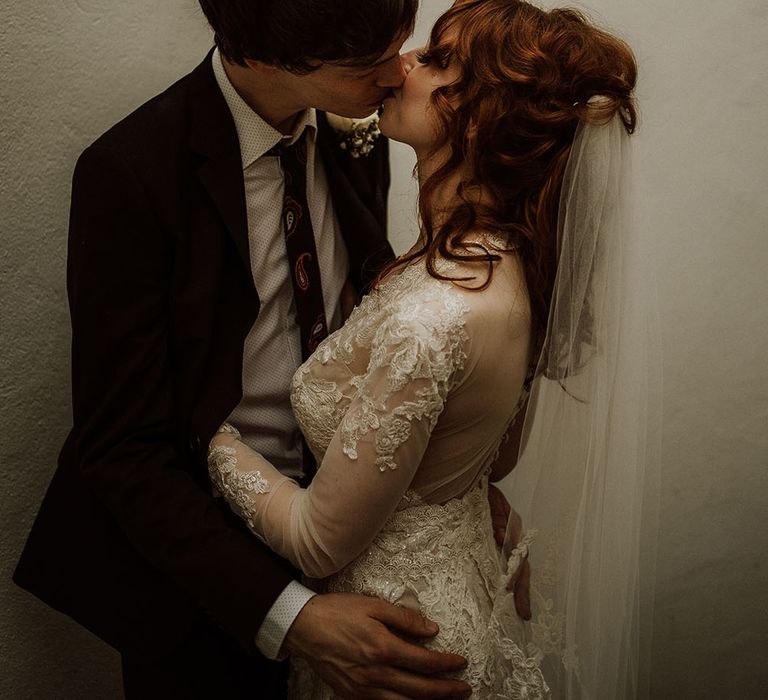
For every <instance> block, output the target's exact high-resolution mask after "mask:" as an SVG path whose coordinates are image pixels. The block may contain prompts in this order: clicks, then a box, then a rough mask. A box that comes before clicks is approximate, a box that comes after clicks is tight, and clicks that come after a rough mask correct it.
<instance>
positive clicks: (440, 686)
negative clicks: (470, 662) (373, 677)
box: [365, 667, 472, 700]
mask: <svg viewBox="0 0 768 700" xmlns="http://www.w3.org/2000/svg"><path fill="white" fill-rule="evenodd" d="M376 687H377V688H380V689H379V690H377V691H374V693H373V694H369V695H366V696H365V697H366V700H368V698H371V699H373V698H376V700H401V699H403V698H408V699H413V700H444V699H447V698H468V697H470V694H471V692H472V689H471V688H470V687H469V686H468V685H467V684H466V683H461V682H459V681H454V680H447V679H440V678H424V677H421V676H417V675H415V674H413V673H408V672H407V671H403V670H401V669H398V668H392V667H390V668H386V667H384V668H382V669H381V678H380V679H378V683H377V686H376Z"/></svg>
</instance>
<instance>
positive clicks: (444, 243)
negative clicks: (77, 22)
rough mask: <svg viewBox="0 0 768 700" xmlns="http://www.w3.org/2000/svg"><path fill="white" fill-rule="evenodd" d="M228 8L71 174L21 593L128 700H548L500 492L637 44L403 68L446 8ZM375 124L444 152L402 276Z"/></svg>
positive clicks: (510, 30)
mask: <svg viewBox="0 0 768 700" xmlns="http://www.w3.org/2000/svg"><path fill="white" fill-rule="evenodd" d="M200 4H201V6H202V8H203V11H204V13H205V15H206V17H207V18H208V21H209V23H210V24H211V26H212V27H213V30H214V32H215V38H216V48H215V49H214V50H213V51H212V52H211V53H210V54H209V55H208V56H207V57H206V58H205V60H204V61H203V62H202V63H201V64H200V66H198V67H197V68H196V69H195V70H194V71H193V72H192V73H190V74H189V75H187V76H185V77H184V78H182V79H181V80H179V81H178V82H177V83H176V84H174V85H173V86H171V87H170V88H169V89H168V90H166V91H165V92H163V93H162V94H161V95H158V96H157V97H155V98H154V99H152V100H150V101H149V102H148V103H146V104H145V105H143V106H142V107H140V108H139V109H138V110H137V111H136V112H134V113H133V114H131V115H130V116H128V117H127V118H126V119H124V120H123V121H121V122H120V123H119V124H117V125H116V126H114V127H113V128H112V129H110V130H109V131H108V132H107V133H106V134H104V135H103V136H101V137H100V138H99V139H98V140H97V141H96V142H95V143H94V144H92V145H91V146H90V147H89V148H87V149H86V150H85V151H84V153H83V154H82V155H81V157H80V159H79V160H78V163H77V166H76V169H75V174H74V180H73V189H72V206H71V215H70V231H69V259H68V294H69V302H70V308H71V316H72V328H73V341H72V343H73V344H72V385H73V418H74V422H73V428H72V431H71V432H70V434H69V437H68V438H67V441H66V443H65V445H64V447H63V449H62V452H61V457H60V461H59V467H58V470H57V471H56V474H55V476H54V478H53V481H52V483H51V486H50V488H49V490H48V493H47V495H46V497H45V500H44V502H43V505H42V506H41V509H40V512H39V514H38V517H37V520H36V521H35V524H34V526H33V529H32V531H31V533H30V536H29V540H28V543H27V546H26V548H25V550H24V553H23V555H22V558H21V560H20V562H19V565H18V567H17V570H16V574H15V580H16V582H17V583H18V584H19V585H21V586H23V587H24V588H26V589H27V590H29V591H31V592H32V593H34V594H35V595H37V596H38V597H39V598H41V599H42V600H43V601H45V602H46V603H48V604H49V605H51V606H52V607H54V608H55V609H57V610H60V611H62V612H64V613H66V614H67V615H70V616H71V617H73V618H74V619H75V620H77V621H78V622H79V623H80V624H82V625H84V626H85V627H86V628H88V629H89V630H91V631H92V632H94V633H95V634H97V635H98V636H99V637H101V638H102V639H104V640H105V641H106V642H108V643H109V644H111V645H112V646H114V647H115V648H116V649H118V650H119V651H120V653H121V655H122V663H123V684H124V689H125V695H126V697H127V698H152V697H172V698H173V697H184V698H195V697H200V698H211V697H216V698H229V697H232V698H240V697H243V698H245V697H265V698H270V697H283V696H285V694H286V692H290V694H291V696H293V697H298V698H333V697H339V696H340V697H352V698H417V697H418V698H443V697H468V696H469V695H470V693H471V694H472V695H473V697H484V698H502V697H528V698H544V697H550V694H551V690H550V687H549V686H550V683H549V682H548V679H547V678H545V673H544V672H543V671H542V659H543V656H544V655H545V654H546V653H555V654H558V655H562V652H561V650H559V649H558V650H556V651H554V652H551V650H547V649H544V650H543V651H542V650H540V649H539V647H537V646H536V645H535V644H526V642H525V634H526V633H525V630H524V627H525V626H524V623H523V619H526V618H529V617H530V610H529V602H528V595H529V591H528V585H529V584H528V568H527V562H526V560H525V551H526V547H527V544H528V543H529V542H530V539H529V538H525V539H524V538H523V537H522V533H521V532H520V528H519V520H518V519H517V518H516V517H512V518H510V527H509V528H508V527H507V524H506V521H507V515H508V513H509V511H508V506H507V504H506V502H505V501H504V499H503V497H502V496H501V495H500V494H499V493H498V491H496V490H494V488H493V487H492V486H491V485H490V483H489V482H490V481H496V480H498V479H500V478H502V477H504V476H505V475H506V474H507V473H508V472H509V471H510V470H511V469H512V467H513V466H514V465H515V462H516V459H517V452H518V447H519V444H520V439H521V432H522V425H523V421H522V416H523V415H524V414H525V407H526V402H527V396H528V391H529V389H530V387H531V381H532V379H533V375H534V371H533V370H534V369H535V367H536V364H537V360H538V359H539V357H540V356H541V355H542V347H543V342H544V336H545V333H546V330H547V325H548V321H547V319H548V316H549V311H550V302H551V298H552V294H553V289H554V288H555V273H556V267H557V264H556V255H555V248H556V246H555V244H554V238H553V237H554V235H555V234H554V231H555V228H556V222H557V211H558V206H559V192H560V184H561V182H562V180H563V177H564V167H565V163H566V161H567V160H568V156H569V153H570V148H571V145H572V143H573V142H574V139H575V138H577V133H576V127H577V126H578V124H579V123H580V121H582V122H585V123H586V122H589V121H590V119H591V118H592V116H591V115H592V112H593V111H594V112H596V113H599V114H598V115H597V117H596V118H595V119H596V121H600V122H601V123H602V122H611V121H612V122H615V123H618V122H619V121H620V122H621V128H622V129H626V130H627V131H631V130H632V128H633V127H634V112H633V108H632V106H631V91H632V87H633V83H634V70H635V69H634V63H633V60H632V57H631V53H630V52H629V50H628V49H627V48H626V47H625V46H624V45H623V44H622V43H621V42H619V41H617V40H615V39H613V38H612V37H610V36H609V35H606V34H604V33H602V32H600V31H598V30H596V29H594V28H593V27H591V26H590V25H589V24H587V23H586V22H585V21H584V20H583V18H581V17H580V16H579V15H577V14H576V13H569V12H557V11H555V12H551V13H545V12H542V11H541V10H538V9H536V8H534V7H533V6H531V5H528V4H527V3H524V2H518V1H517V0H457V2H456V3H455V4H454V5H453V6H452V7H451V8H450V9H449V10H448V11H447V12H446V13H445V15H443V17H441V18H440V20H438V22H437V24H436V25H435V27H434V29H433V31H432V35H431V39H430V42H429V45H428V46H427V47H425V49H423V50H422V51H419V52H411V53H408V54H404V55H401V54H400V49H401V47H402V44H403V42H404V41H405V39H406V38H407V37H408V35H409V34H410V33H411V31H412V29H413V25H414V19H415V14H416V10H417V0H385V1H382V0H375V1H374V0H356V1H355V2H349V1H347V0H334V1H333V2H326V3H322V4H318V3H315V2H310V0H282V1H281V2H260V3H253V2H248V1H247V0H230V1H225V0H200ZM576 45H578V46H579V47H580V48H579V50H576V49H574V46H576ZM579 51H581V53H579ZM537 57H538V58H537ZM596 57H597V58H599V59H601V60H585V58H589V59H595V58H596ZM609 59H610V60H609ZM537 60H538V61H539V63H540V64H541V65H536V61H537ZM545 64H546V68H547V70H544V69H543V68H542V66H543V65H545ZM574 89H579V90H581V91H582V92H581V93H580V94H579V95H577V98H578V99H576V100H575V99H574V95H573V90H574ZM596 95H602V96H606V95H607V96H608V98H604V99H603V101H601V102H600V105H599V107H598V108H596V109H591V108H590V107H589V103H590V100H591V98H593V97H594V96H596ZM379 107H381V117H380V122H379V126H380V129H381V132H382V134H383V135H384V137H389V138H394V139H396V140H399V141H402V142H404V143H406V144H408V145H410V146H411V147H413V149H414V150H415V152H416V155H417V161H418V166H417V171H418V178H419V186H420V204H419V207H420V224H421V227H420V231H417V232H415V234H414V245H413V247H412V248H411V250H410V251H409V252H408V253H406V254H405V255H403V256H401V257H400V258H398V259H395V258H394V255H393V253H392V250H391V248H390V246H389V244H388V242H387V239H386V194H387V189H388V185H389V165H388V150H387V140H386V138H380V139H378V140H377V141H376V142H375V143H374V147H373V149H372V150H371V151H370V152H368V153H366V154H364V155H361V156H360V157H352V154H350V152H349V150H348V149H344V148H341V146H340V138H341V137H340V136H339V135H338V134H337V133H336V132H335V131H334V129H333V127H332V126H331V125H330V124H329V121H328V117H327V116H326V113H330V112H333V113H336V114H339V115H342V116H345V117H353V118H363V117H365V116H367V115H369V114H370V113H371V112H373V111H375V110H377V109H378V108H379ZM618 115H620V117H621V118H620V119H619V116H618ZM598 118H599V119H598ZM355 155H357V154H355ZM363 295H364V296H363ZM355 304H357V305H356V306H355ZM352 307H355V308H354V309H353V308H352ZM513 516H514V514H513ZM494 528H497V529H498V528H500V530H501V533H502V534H501V535H498V534H497V536H496V537H494ZM505 530H508V532H507V535H506V538H505V537H504V531H505ZM502 540H505V541H504V546H505V547H506V549H505V556H501V554H500V552H499V549H498V545H499V544H500V543H501V541H502ZM508 561H511V562H512V563H513V565H510V566H509V568H507V567H508ZM302 575H303V576H304V578H303V582H300V581H302ZM508 588H509V589H510V591H511V593H510V592H509V591H508V590H507V589H508ZM316 591H319V593H317V594H316ZM513 618H514V619H513ZM542 649H543V647H542ZM286 656H290V657H291V668H290V680H289V681H287V680H286V678H287V676H288V674H289V670H288V666H287V664H286V663H285V662H284V661H282V660H284V659H285V658H286ZM563 697H565V695H563Z"/></svg>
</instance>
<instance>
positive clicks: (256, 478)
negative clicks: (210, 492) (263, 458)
mask: <svg viewBox="0 0 768 700" xmlns="http://www.w3.org/2000/svg"><path fill="white" fill-rule="evenodd" d="M225 426H226V427H225ZM227 428H228V429H227ZM219 432H222V433H231V434H234V435H235V436H237V437H239V436H240V433H238V432H237V430H236V429H235V428H232V426H227V424H225V425H224V426H222V428H220V429H219ZM235 455H236V452H235V448H234V447H227V446H226V445H216V446H215V447H211V448H210V449H209V450H208V474H209V476H210V477H211V482H212V483H213V484H214V486H215V487H216V489H217V490H218V491H219V492H220V493H221V494H222V495H223V496H224V497H225V498H226V499H227V501H229V503H230V504H233V505H235V506H236V507H237V510H238V512H239V513H240V515H241V517H243V518H244V520H245V521H246V522H247V523H248V527H250V528H251V529H252V530H253V529H254V519H255V515H256V509H255V507H254V504H253V502H252V501H251V500H250V498H249V494H253V493H269V492H270V484H269V482H268V481H267V480H266V479H265V478H264V477H263V476H262V475H261V472H260V471H259V470H258V469H254V470H253V471H249V472H241V471H239V470H238V469H237V457H236V456H235Z"/></svg>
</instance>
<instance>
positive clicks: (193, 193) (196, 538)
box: [14, 55, 392, 654]
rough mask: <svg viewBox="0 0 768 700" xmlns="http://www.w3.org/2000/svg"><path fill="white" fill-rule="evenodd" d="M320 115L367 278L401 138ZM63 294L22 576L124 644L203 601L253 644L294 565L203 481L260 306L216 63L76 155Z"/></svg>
mask: <svg viewBox="0 0 768 700" xmlns="http://www.w3.org/2000/svg"><path fill="white" fill-rule="evenodd" d="M318 118H319V127H318V147H319V148H320V150H321V154H322V158H323V162H324V164H325V168H326V171H327V177H328V183H329V186H330V188H331V191H332V195H333V201H334V206H335V210H336V214H337V216H338V219H339V223H340V226H341V229H342V232H343V236H344V239H345V241H346V244H347V247H348V249H349V253H350V276H351V278H352V281H353V282H354V283H355V285H356V286H357V287H358V288H359V289H363V288H364V287H365V286H366V284H368V283H369V282H370V281H371V279H372V277H373V275H374V274H375V272H376V271H377V270H378V269H379V267H380V266H381V265H382V264H383V263H384V262H385V261H386V260H388V259H389V258H390V257H391V255H392V251H391V249H390V247H389V244H388V243H387V241H386V232H385V228H386V221H385V216H386V191H387V188H388V185H389V166H388V158H387V144H386V141H385V140H384V139H383V138H382V139H380V141H379V142H378V143H377V145H376V147H375V149H374V150H373V152H372V154H371V155H370V156H369V157H367V158H360V159H359V160H355V159H352V158H350V157H349V156H348V155H347V153H346V152H345V151H343V150H342V149H340V148H339V147H338V146H337V144H336V141H335V137H334V135H333V133H332V131H331V130H330V128H329V127H328V124H327V121H326V120H325V117H324V115H322V114H319V115H318ZM276 206H278V204H277V203H276ZM68 294H69V303H70V308H71V316H72V328H73V340H72V387H73V414H74V422H73V428H72V431H71V433H70V434H69V437H68V438H67V441H66V443H65V445H64V447H63V449H62V452H61V456H60V459H59V466H58V469H57V471H56V473H55V475H54V477H53V481H52V483H51V485H50V487H49V490H48V492H47V494H46V497H45V500H44V501H43V504H42V506H41V509H40V512H39V514H38V516H37V519H36V521H35V523H34V526H33V528H32V531H31V533H30V535H29V539H28V541H27V545H26V548H25V550H24V552H23V554H22V557H21V559H20V561H19V564H18V567H17V569H16V572H15V575H14V580H15V581H16V583H18V584H19V585H20V586H22V587H24V588H26V589H27V590H29V591H31V592H32V593H34V594H35V595H36V596H38V597H39V598H41V599H42V600H43V601H45V602H46V603H48V604H49V605H51V606H52V607H54V608H56V609H58V610H60V611H62V612H64V613H66V614H68V615H70V616H72V617H73V618H74V619H76V620H77V621H78V622H80V623H81V624H82V625H84V626H85V627H87V628H88V629H90V630H91V631H92V632H94V633H96V634H97V635H98V636H99V637H101V638H102V639H104V640H106V641H107V642H108V643H110V644H111V645H113V646H114V647H116V648H117V649H119V650H120V651H123V652H126V653H141V654H155V653H157V654H160V653H162V652H164V651H166V650H167V649H169V648H171V647H172V646H173V645H174V644H175V643H176V642H177V641H178V640H179V639H180V638H181V637H182V636H183V635H184V634H185V632H186V631H187V630H188V628H189V627H190V626H191V625H192V624H193V623H194V622H195V621H196V620H197V619H198V618H199V616H200V614H201V612H202V613H204V614H206V615H207V616H208V617H209V618H210V619H212V620H213V621H215V622H216V623H217V624H218V625H220V626H221V627H223V628H224V629H225V630H227V631H228V632H229V633H231V634H232V635H233V636H234V637H235V638H237V639H238V640H239V641H240V642H241V643H242V644H243V645H244V646H245V647H246V648H249V647H252V646H253V639H254V634H255V633H256V631H257V629H258V627H259V625H260V624H261V622H262V620H263V618H264V616H265V614H266V613H267V611H268V610H269V608H270V607H271V605H272V603H273V602H274V600H275V598H276V597H277V596H278V595H279V594H280V592H281V591H282V589H283V588H284V587H285V585H286V584H287V583H288V582H289V580H290V579H291V578H292V577H293V576H294V572H293V571H292V570H291V568H290V566H289V565H288V564H287V563H286V562H285V561H284V560H282V559H280V558H279V557H277V556H275V555H273V554H272V553H271V552H269V550H267V549H266V548H265V547H264V546H262V545H261V544H259V543H258V542H257V540H256V539H255V538H254V537H253V536H252V535H250V534H249V533H248V532H247V531H246V530H245V529H244V527H243V526H242V524H241V523H240V522H239V520H238V519H236V518H235V517H234V516H232V515H231V514H230V512H229V511H228V509H227V508H226V507H225V506H222V505H221V503H220V501H218V500H215V499H213V498H212V497H211V495H210V494H211V489H210V485H209V481H208V477H207V470H206V464H205V449H206V446H207V444H208V442H209V440H210V438H211V436H212V434H213V432H214V431H215V430H216V429H217V428H218V426H219V425H220V424H221V423H222V422H223V421H224V420H225V419H226V417H227V416H228V415H229V413H230V412H231V411H232V409H233V408H234V407H235V405H236V404H237V403H238V402H239V400H240V398H241V393H242V387H241V371H242V353H243V342H244V339H245V336H246V334H247V333H248V331H249V329H250V328H251V326H252V325H253V323H254V321H256V319H257V316H258V313H259V296H258V289H256V288H254V283H253V280H252V276H251V269H250V261H249V255H248V237H247V222H246V209H245V199H244V189H243V173H242V164H241V157H240V150H239V145H238V138H237V133H236V131H235V126H234V123H233V121H232V117H231V115H230V112H229V110H228V108H227V104H226V102H225V101H224V98H223V96H222V95H221V92H220V90H219V88H218V86H217V84H216V80H215V77H214V75H213V70H212V68H211V61H210V55H209V56H208V58H206V60H205V61H204V62H203V63H202V64H201V65H200V66H198V68H197V69H195V70H194V71H193V72H192V73H191V74H189V75H187V76H186V77H184V78H182V79H181V80H180V81H179V82H177V83H176V84H175V85H173V86H172V87H170V88H169V89H168V90H167V91H165V92H164V93H162V94H161V95H159V96H158V97H156V98H154V99H153V100H151V101H150V102H148V103H147V104H145V105H144V106H142V107H141V108H139V109H138V110H137V111H136V112H134V113H133V114H131V115H130V116H129V117H127V118H126V119H125V120H123V121H122V122H120V123H119V124H117V125H116V126H115V127H113V128H112V129H111V130H110V131H108V132H107V133H106V134H104V135H103V136H102V137H101V138H99V139H98V140H97V141H96V142H95V143H94V144H93V145H91V146H90V147H89V148H88V149H86V151H85V152H84V153H83V154H82V156H81V157H80V159H79V161H78V163H77V167H76V169H75V175H74V180H73V189H72V207H71V214H70V232H69V259H68ZM256 322H258V321H256ZM264 371H265V372H269V368H264Z"/></svg>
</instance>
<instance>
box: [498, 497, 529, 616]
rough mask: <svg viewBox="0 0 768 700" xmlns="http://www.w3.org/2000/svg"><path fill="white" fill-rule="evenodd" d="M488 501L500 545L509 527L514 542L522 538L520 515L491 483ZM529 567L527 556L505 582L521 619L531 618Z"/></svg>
mask: <svg viewBox="0 0 768 700" xmlns="http://www.w3.org/2000/svg"><path fill="white" fill-rule="evenodd" d="M488 503H489V504H490V506H491V523H492V524H493V538H494V539H495V540H496V544H498V545H499V547H501V546H502V545H503V544H504V537H505V536H506V534H507V527H509V536H510V538H511V539H512V540H513V541H514V542H516V543H517V542H520V541H521V540H522V538H523V521H522V520H521V519H520V516H519V515H518V514H517V513H516V512H515V511H514V510H512V508H510V506H509V503H508V502H507V499H506V498H505V497H504V494H503V493H502V492H501V491H500V490H499V489H498V488H496V487H495V486H494V485H493V484H489V485H488ZM530 587H531V567H530V564H529V563H528V557H525V558H524V559H523V562H522V564H520V566H519V567H518V568H517V571H515V573H514V574H513V575H512V578H511V579H510V580H509V583H508V584H507V590H510V591H513V592H514V594H515V610H516V611H517V614H518V615H519V616H520V617H521V618H522V619H523V620H530V619H531V593H530Z"/></svg>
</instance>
